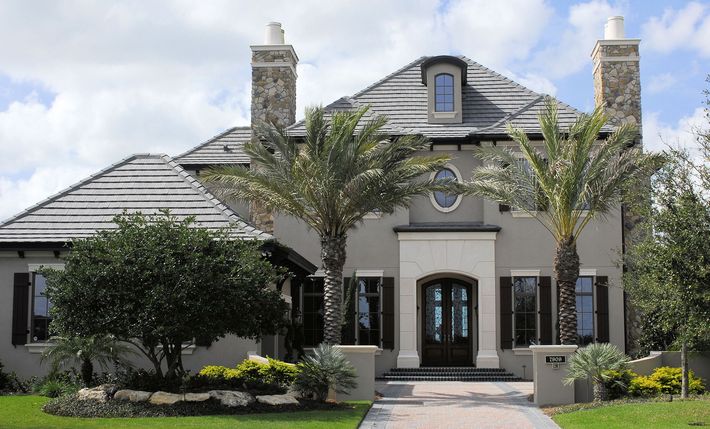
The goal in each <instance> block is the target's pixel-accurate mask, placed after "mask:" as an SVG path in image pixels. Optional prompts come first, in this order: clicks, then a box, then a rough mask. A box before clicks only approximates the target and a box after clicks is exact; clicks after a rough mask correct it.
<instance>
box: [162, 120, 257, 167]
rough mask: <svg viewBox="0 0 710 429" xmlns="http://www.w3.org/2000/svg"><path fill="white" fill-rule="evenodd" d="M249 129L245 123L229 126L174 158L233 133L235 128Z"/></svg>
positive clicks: (183, 155) (181, 156)
mask: <svg viewBox="0 0 710 429" xmlns="http://www.w3.org/2000/svg"><path fill="white" fill-rule="evenodd" d="M250 129H251V126H246V125H243V126H237V127H232V128H229V129H227V130H226V131H223V132H221V133H219V134H217V135H215V136H213V137H211V138H209V139H208V140H207V141H204V142H202V143H200V144H198V145H197V146H194V147H193V148H191V149H188V150H187V151H185V152H183V153H181V154H180V155H178V156H176V157H175V159H180V158H183V157H185V156H187V155H190V154H191V153H192V152H195V151H197V150H198V149H202V148H203V147H204V146H207V145H208V144H210V143H213V142H214V141H215V140H217V139H220V138H222V137H224V136H226V135H227V134H230V133H233V132H234V131H236V130H250ZM171 159H172V158H171Z"/></svg>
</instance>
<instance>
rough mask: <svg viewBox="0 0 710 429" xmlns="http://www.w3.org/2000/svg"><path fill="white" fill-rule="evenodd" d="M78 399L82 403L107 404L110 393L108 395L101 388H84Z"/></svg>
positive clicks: (80, 391) (78, 394) (78, 393)
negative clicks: (95, 402) (96, 402)
mask: <svg viewBox="0 0 710 429" xmlns="http://www.w3.org/2000/svg"><path fill="white" fill-rule="evenodd" d="M76 398H77V399H78V400H80V401H99V402H106V401H107V400H108V393H106V391H105V390H104V389H102V388H101V386H99V387H92V388H90V389H87V388H83V389H81V390H79V391H78V392H77V394H76Z"/></svg>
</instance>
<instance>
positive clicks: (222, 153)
mask: <svg viewBox="0 0 710 429" xmlns="http://www.w3.org/2000/svg"><path fill="white" fill-rule="evenodd" d="M250 139H251V128H250V127H234V128H230V129H228V130H227V131H225V132H223V133H222V134H219V135H217V136H215V137H213V138H211V139H209V140H207V141H206V142H204V143H200V144H199V145H197V146H196V147H194V148H192V149H190V150H188V151H187V152H185V153H183V154H182V155H178V156H177V157H175V161H176V162H177V163H179V164H181V165H194V166H201V165H216V164H249V156H247V155H246V154H245V153H244V151H243V150H242V149H243V147H244V143H246V142H248V141H249V140H250Z"/></svg>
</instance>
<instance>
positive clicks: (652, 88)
mask: <svg viewBox="0 0 710 429" xmlns="http://www.w3.org/2000/svg"><path fill="white" fill-rule="evenodd" d="M676 82H677V79H676V77H675V76H673V75H672V74H671V73H661V74H657V75H654V76H651V77H650V78H649V82H648V87H647V89H648V92H649V93H651V94H658V93H659V92H663V91H665V90H666V89H668V88H671V87H672V86H673V85H675V84H676Z"/></svg>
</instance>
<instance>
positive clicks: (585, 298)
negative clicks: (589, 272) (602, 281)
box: [575, 277, 594, 346]
mask: <svg viewBox="0 0 710 429" xmlns="http://www.w3.org/2000/svg"><path fill="white" fill-rule="evenodd" d="M593 291H594V277H579V278H578V279H577V285H576V287H575V292H576V294H577V337H578V343H579V345H580V346H584V345H587V344H589V343H592V342H594V292H593Z"/></svg>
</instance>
